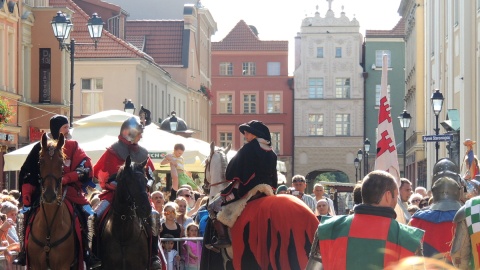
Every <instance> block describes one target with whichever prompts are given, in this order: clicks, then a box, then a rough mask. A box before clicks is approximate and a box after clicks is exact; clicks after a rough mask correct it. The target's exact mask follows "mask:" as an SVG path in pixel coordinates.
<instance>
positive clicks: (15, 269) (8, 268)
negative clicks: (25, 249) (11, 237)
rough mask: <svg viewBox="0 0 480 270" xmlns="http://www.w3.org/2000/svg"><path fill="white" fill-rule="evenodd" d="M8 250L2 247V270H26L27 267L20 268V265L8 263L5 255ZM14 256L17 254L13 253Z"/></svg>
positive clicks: (0, 257) (0, 248)
mask: <svg viewBox="0 0 480 270" xmlns="http://www.w3.org/2000/svg"><path fill="white" fill-rule="evenodd" d="M5 250H7V248H6V247H0V254H1V255H0V270H26V269H27V268H26V267H25V266H18V265H13V264H11V263H8V262H7V259H6V258H5V255H3V252H4V251H5ZM12 254H13V255H14V256H16V255H17V253H16V252H12Z"/></svg>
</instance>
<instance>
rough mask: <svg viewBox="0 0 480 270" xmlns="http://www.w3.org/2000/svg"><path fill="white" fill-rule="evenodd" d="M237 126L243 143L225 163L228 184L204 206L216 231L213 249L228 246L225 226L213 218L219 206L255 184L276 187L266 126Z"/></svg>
mask: <svg viewBox="0 0 480 270" xmlns="http://www.w3.org/2000/svg"><path fill="white" fill-rule="evenodd" d="M238 129H239V130H240V132H241V133H242V134H243V135H244V136H245V139H246V140H247V144H245V145H244V146H243V147H242V148H240V150H239V151H238V152H237V154H236V155H235V156H234V157H233V158H232V160H231V161H230V162H229V163H228V166H227V170H226V174H225V176H226V179H227V181H229V182H230V184H229V185H228V186H227V187H226V188H225V189H224V190H222V192H221V196H219V197H218V198H217V199H216V200H215V201H213V202H212V203H211V204H210V205H209V206H208V210H209V213H210V218H211V219H212V220H213V225H214V227H215V230H216V231H217V234H218V237H217V241H216V242H215V243H213V244H212V245H213V246H214V247H217V248H225V247H228V246H230V245H231V241H230V239H229V238H228V233H227V231H228V230H227V226H226V225H224V224H222V223H221V222H220V221H219V220H218V219H217V213H218V212H219V211H221V210H222V206H223V205H227V204H230V203H232V202H234V201H237V200H238V199H240V198H242V197H243V196H244V195H246V194H247V193H248V192H249V191H250V190H252V189H253V188H254V187H255V186H257V185H259V184H267V185H269V186H271V187H272V189H276V187H277V155H276V154H275V152H274V151H273V150H272V146H271V145H272V144H271V140H272V139H271V136H270V130H269V129H268V127H267V126H266V125H264V124H263V123H262V122H260V121H257V120H252V121H250V122H248V123H244V124H242V125H240V126H239V128H238ZM258 195H259V196H261V195H262V194H258ZM255 197H256V196H255ZM252 199H253V197H252Z"/></svg>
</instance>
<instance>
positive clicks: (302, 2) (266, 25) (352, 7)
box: [201, 0, 401, 75]
mask: <svg viewBox="0 0 480 270" xmlns="http://www.w3.org/2000/svg"><path fill="white" fill-rule="evenodd" d="M400 1H401V0H332V10H333V12H334V13H335V17H339V16H340V12H341V11H342V6H343V7H344V12H345V16H347V17H348V18H349V19H350V20H351V19H352V18H353V17H354V16H355V18H356V19H357V20H358V21H359V23H360V33H362V35H363V36H365V30H367V29H368V30H389V29H392V28H393V27H394V26H395V25H396V24H397V23H398V21H399V20H400V16H399V15H398V12H397V11H398V7H399V5H400ZM201 2H202V5H203V6H204V7H206V8H208V9H209V10H210V13H211V14H212V16H213V19H214V20H215V21H216V22H217V28H218V31H217V32H216V33H215V35H214V36H213V37H212V41H214V42H215V41H221V40H222V39H223V38H224V37H225V36H226V35H227V34H228V33H229V32H230V31H231V30H232V29H233V27H235V25H236V24H237V23H238V22H239V21H240V20H244V21H245V22H246V23H247V24H248V25H254V26H255V27H256V28H257V30H258V33H259V38H260V39H261V40H287V41H288V47H289V48H288V50H289V51H288V53H289V61H288V62H289V63H288V70H289V75H293V68H294V52H295V46H294V38H295V36H296V35H297V33H298V32H299V31H300V26H301V23H302V20H303V19H304V18H305V17H313V16H314V13H315V11H316V6H317V5H318V8H319V9H318V10H319V12H320V16H321V17H325V14H326V12H327V10H328V0H294V1H291V0H280V1H279V0H241V1H236V3H235V2H234V1H232V0H202V1H201ZM287 3H289V4H287Z"/></svg>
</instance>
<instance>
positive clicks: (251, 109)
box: [243, 94, 257, 113]
mask: <svg viewBox="0 0 480 270" xmlns="http://www.w3.org/2000/svg"><path fill="white" fill-rule="evenodd" d="M243 113H257V96H256V95H255V94H247V95H243Z"/></svg>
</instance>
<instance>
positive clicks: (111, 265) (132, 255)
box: [100, 156, 152, 270]
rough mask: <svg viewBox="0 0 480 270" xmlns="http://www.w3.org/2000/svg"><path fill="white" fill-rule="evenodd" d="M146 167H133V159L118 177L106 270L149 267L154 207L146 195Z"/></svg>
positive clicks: (105, 243)
mask: <svg viewBox="0 0 480 270" xmlns="http://www.w3.org/2000/svg"><path fill="white" fill-rule="evenodd" d="M145 164H146V161H145V162H144V163H142V164H139V163H133V162H132V161H131V159H130V156H129V157H127V160H126V161H125V165H124V166H122V167H121V168H120V170H119V171H118V174H117V178H116V181H117V188H116V190H115V196H114V198H113V202H112V206H111V208H110V210H109V213H108V214H107V216H106V218H105V220H106V221H105V226H104V228H103V232H102V235H101V245H100V254H101V258H102V267H103V268H104V269H118V270H120V269H124V270H127V269H138V270H144V269H148V267H149V258H150V257H149V254H148V252H149V243H148V234H147V232H148V231H149V230H148V229H147V228H146V226H147V222H146V220H147V218H150V214H151V212H152V206H151V205H150V201H149V200H148V195H147V192H146V187H147V186H146V185H147V178H146V175H145V169H144V168H145Z"/></svg>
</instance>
